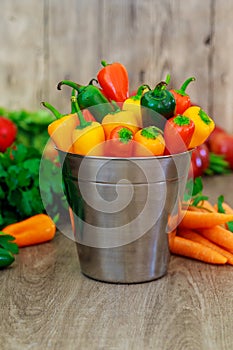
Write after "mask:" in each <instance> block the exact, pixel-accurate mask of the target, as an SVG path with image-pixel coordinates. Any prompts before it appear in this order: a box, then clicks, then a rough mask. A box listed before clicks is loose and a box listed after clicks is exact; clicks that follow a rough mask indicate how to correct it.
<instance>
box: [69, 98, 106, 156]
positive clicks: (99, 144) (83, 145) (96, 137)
mask: <svg viewBox="0 0 233 350" xmlns="http://www.w3.org/2000/svg"><path fill="white" fill-rule="evenodd" d="M74 105H75V109H76V113H77V116H78V119H79V125H77V126H76V128H75V129H74V131H73V134H72V140H73V152H74V153H76V154H80V155H83V156H85V155H95V156H97V155H98V156H101V155H103V144H104V141H105V134H104V129H103V127H102V125H101V124H100V123H98V122H96V121H87V120H85V118H84V115H83V113H82V111H81V110H80V107H79V105H78V102H77V99H76V98H74Z"/></svg>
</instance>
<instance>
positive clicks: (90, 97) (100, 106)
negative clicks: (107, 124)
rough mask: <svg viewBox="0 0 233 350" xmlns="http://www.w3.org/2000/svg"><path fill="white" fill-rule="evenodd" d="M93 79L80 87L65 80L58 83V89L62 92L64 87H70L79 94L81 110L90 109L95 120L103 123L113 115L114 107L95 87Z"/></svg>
mask: <svg viewBox="0 0 233 350" xmlns="http://www.w3.org/2000/svg"><path fill="white" fill-rule="evenodd" d="M93 81H95V79H92V80H91V81H90V83H89V84H88V85H86V86H85V85H79V84H77V83H75V82H73V81H70V80H63V81H61V82H60V83H58V85H57V88H58V90H61V86H62V85H68V86H70V87H72V88H73V89H75V90H76V91H77V92H78V95H77V102H78V105H79V106H80V109H85V108H89V110H90V112H91V114H92V115H93V116H94V117H95V119H96V120H97V121H98V122H99V123H101V122H102V119H103V117H104V116H105V115H107V114H109V113H112V112H113V111H114V107H113V106H112V104H111V103H110V102H109V101H108V99H107V98H106V97H105V96H104V95H103V94H102V92H101V91H100V89H99V88H98V87H97V86H94V85H93V84H92V82H93Z"/></svg>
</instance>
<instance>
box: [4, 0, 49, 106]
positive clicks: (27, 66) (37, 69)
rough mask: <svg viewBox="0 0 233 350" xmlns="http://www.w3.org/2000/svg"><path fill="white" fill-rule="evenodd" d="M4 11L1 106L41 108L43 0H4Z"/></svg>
mask: <svg viewBox="0 0 233 350" xmlns="http://www.w3.org/2000/svg"><path fill="white" fill-rule="evenodd" d="M1 14H2V16H1V21H0V31H1V35H0V46H1V50H0V62H1V64H0V76H1V106H3V107H6V108H9V109H16V108H26V109H30V108H31V109H38V108H40V105H39V101H40V100H41V91H42V89H43V82H44V51H43V17H44V6H43V2H41V1H30V0H22V1H20V2H19V1H16V0H2V1H1Z"/></svg>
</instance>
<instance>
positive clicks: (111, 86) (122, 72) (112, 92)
mask: <svg viewBox="0 0 233 350" xmlns="http://www.w3.org/2000/svg"><path fill="white" fill-rule="evenodd" d="M101 64H102V65H103V68H102V69H101V70H100V71H99V72H98V74H97V79H98V82H99V84H100V86H101V87H102V89H103V91H104V94H105V96H107V97H108V98H109V99H110V100H113V101H116V102H124V101H125V100H126V99H127V98H128V97H129V79H128V73H127V70H126V68H125V66H124V65H123V64H121V63H119V62H114V63H111V64H108V63H106V61H101Z"/></svg>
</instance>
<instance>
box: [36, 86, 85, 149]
mask: <svg viewBox="0 0 233 350" xmlns="http://www.w3.org/2000/svg"><path fill="white" fill-rule="evenodd" d="M72 96H74V90H73V91H72ZM71 100H72V97H71ZM42 105H43V106H44V107H46V108H48V109H49V110H50V111H51V112H52V113H53V115H54V116H55V117H56V120H55V121H54V122H52V123H50V124H49V125H48V134H49V136H50V137H51V139H52V140H53V142H54V143H55V145H56V147H57V148H58V149H60V150H62V151H64V152H72V133H73V130H74V129H75V127H76V126H77V125H78V123H79V120H78V117H77V114H76V113H74V106H73V102H72V101H71V113H70V114H67V115H64V114H61V113H60V112H58V110H57V109H56V108H55V107H53V106H52V105H51V104H50V103H48V102H42ZM64 135H65V137H64Z"/></svg>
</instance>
